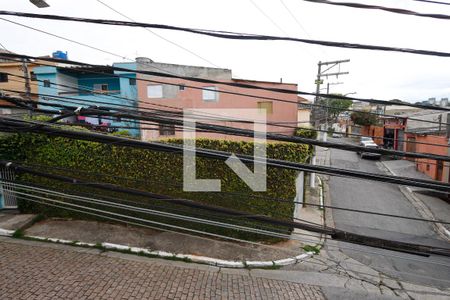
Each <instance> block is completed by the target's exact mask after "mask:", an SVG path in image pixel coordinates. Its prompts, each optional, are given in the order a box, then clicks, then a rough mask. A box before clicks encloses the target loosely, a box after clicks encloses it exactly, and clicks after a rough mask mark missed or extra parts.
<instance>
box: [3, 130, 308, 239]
mask: <svg viewBox="0 0 450 300" xmlns="http://www.w3.org/2000/svg"><path fill="white" fill-rule="evenodd" d="M164 142H166V143H176V144H180V143H182V140H180V139H169V140H166V141H164ZM196 144H197V147H198V148H206V149H215V150H221V151H227V152H234V153H240V154H249V155H252V154H253V143H251V142H242V141H241V142H237V141H226V140H212V139H199V140H197V141H196ZM309 154H310V149H309V147H308V146H307V145H300V144H293V143H268V145H267V155H268V157H270V158H276V159H284V160H290V161H294V162H305V161H306V159H307V157H308V155H309ZM0 159H11V160H14V161H23V162H24V163H25V164H28V165H35V166H36V168H37V169H40V170H44V171H46V172H49V173H54V174H60V175H66V176H71V177H76V178H78V179H85V180H90V181H97V182H108V183H112V184H117V185H120V186H124V187H130V188H134V189H140V190H144V191H149V192H153V193H159V194H164V195H170V196H172V197H179V198H186V199H192V200H195V201H198V202H202V203H207V204H213V205H218V206H222V207H227V208H233V209H237V210H241V211H245V212H248V213H249V214H264V215H268V216H271V217H274V218H279V219H285V220H290V219H291V217H292V215H293V211H294V204H293V203H292V202H288V203H286V202H285V203H283V202H275V201H267V200H264V199H262V198H261V196H270V197H276V198H281V199H292V200H293V199H294V197H295V178H296V176H297V172H296V171H292V170H283V169H276V168H272V167H268V170H267V171H268V177H267V188H268V189H267V192H259V193H254V192H252V191H251V190H250V189H249V188H248V187H247V185H246V184H245V183H244V182H243V181H242V180H241V179H240V178H239V177H238V176H237V175H236V174H235V173H234V172H233V171H232V170H231V169H230V168H229V167H228V166H227V165H226V164H225V163H224V162H223V161H219V160H212V159H206V158H197V177H198V178H211V179H221V181H222V192H221V193H200V192H183V190H182V176H183V167H182V166H183V159H182V156H181V155H177V154H171V153H166V152H156V151H150V150H145V149H136V148H130V147H121V146H117V145H111V144H100V143H95V142H88V141H79V140H71V139H66V138H60V137H47V136H44V135H37V134H29V133H22V134H12V135H8V136H6V137H3V138H1V139H0ZM55 167H56V168H63V169H70V170H73V172H70V171H67V170H63V169H55ZM93 173H95V174H93ZM20 180H22V181H26V182H29V183H34V184H39V185H45V186H49V187H50V188H52V189H57V190H61V191H69V192H80V191H83V192H87V193H89V194H95V195H98V197H100V196H101V195H102V196H107V197H115V198H120V199H123V200H124V201H133V202H137V203H140V204H142V205H141V206H145V207H151V208H153V207H158V209H160V210H167V211H171V210H179V211H181V212H184V214H191V215H196V214H207V215H208V217H210V218H211V219H216V220H222V221H224V222H228V221H229V222H234V223H236V224H240V225H251V226H252V227H261V228H263V227H264V226H266V225H263V224H262V223H260V222H254V221H245V220H242V218H229V217H228V216H224V215H220V214H211V212H202V211H200V210H198V209H195V210H194V209H189V208H185V207H181V206H177V205H173V204H170V203H167V202H162V201H155V200H151V199H147V198H143V197H138V196H130V195H124V194H120V193H115V192H105V191H103V190H98V189H94V188H90V187H86V186H82V187H80V186H76V185H71V184H66V183H61V182H57V181H54V180H49V179H44V178H39V177H37V176H32V175H25V174H24V175H21V176H20ZM96 197H97V196H96ZM20 206H21V207H20V208H21V210H22V211H26V212H39V213H45V214H47V215H57V216H66V217H69V216H72V217H79V215H76V214H74V213H72V212H68V211H62V210H58V209H51V208H49V207H44V206H42V205H38V204H33V203H32V202H29V201H21V205H20ZM93 207H95V206H93ZM135 215H139V216H140V217H145V218H149V217H148V216H145V215H143V214H135ZM151 219H152V220H159V221H165V222H168V223H171V224H178V225H179V224H182V225H183V226H187V227H190V228H194V229H201V230H207V231H210V232H214V233H221V234H227V235H230V236H234V237H239V238H250V239H253V240H259V239H267V238H266V237H264V236H257V235H252V234H247V233H244V232H239V231H234V230H227V229H219V228H217V227H210V226H204V225H198V224H193V223H189V224H188V223H186V222H180V221H174V220H172V219H170V220H169V219H165V218H158V217H151ZM270 228H273V229H277V230H281V231H282V232H290V230H291V228H282V227H279V226H278V227H275V228H274V227H273V226H270Z"/></svg>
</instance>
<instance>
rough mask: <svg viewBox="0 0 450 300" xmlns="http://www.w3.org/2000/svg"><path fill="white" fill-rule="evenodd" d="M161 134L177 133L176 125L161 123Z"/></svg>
mask: <svg viewBox="0 0 450 300" xmlns="http://www.w3.org/2000/svg"><path fill="white" fill-rule="evenodd" d="M159 135H163V136H168V135H175V125H173V124H159Z"/></svg>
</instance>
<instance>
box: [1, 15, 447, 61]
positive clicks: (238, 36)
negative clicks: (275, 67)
mask: <svg viewBox="0 0 450 300" xmlns="http://www.w3.org/2000/svg"><path fill="white" fill-rule="evenodd" d="M0 15H6V16H16V17H25V18H37V19H46V20H55V21H71V22H83V23H91V24H102V25H114V26H128V27H142V28H154V29H163V30H172V31H181V32H187V33H192V34H198V35H205V36H210V37H215V38H222V39H232V40H252V41H291V42H299V43H306V44H312V45H321V46H327V47H339V48H350V49H364V50H377V51H392V52H401V53H411V54H419V55H428V56H439V57H450V53H448V52H441V51H430V50H421V49H409V48H398V47H388V46H377V45H365V44H357V43H343V42H332V41H320V40H310V39H300V38H291V37H282V36H272V35H259V34H248V33H240V32H229V31H219V30H207V29H194V28H187V27H180V26H172V25H164V24H150V23H140V22H129V21H119V20H105V19H89V18H77V17H68V16H59V15H47V14H33V13H25V12H14V11H5V10H2V11H0Z"/></svg>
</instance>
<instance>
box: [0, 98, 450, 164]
mask: <svg viewBox="0 0 450 300" xmlns="http://www.w3.org/2000/svg"><path fill="white" fill-rule="evenodd" d="M0 99H3V100H6V101H9V102H12V103H20V102H21V101H22V102H24V101H23V100H21V99H15V98H11V97H7V96H0ZM46 105H48V106H52V105H51V104H46ZM25 107H26V106H25ZM67 108H68V109H71V110H72V111H75V110H78V108H76V107H71V108H70V107H67ZM34 110H35V111H39V110H38V109H34ZM44 111H45V112H50V113H56V111H55V112H53V111H51V110H44ZM77 113H78V114H79V115H84V116H90V115H100V116H114V117H119V118H128V119H138V120H145V121H152V122H156V123H164V124H170V125H178V126H183V127H184V126H185V124H184V120H179V119H173V118H165V117H160V116H155V115H148V114H147V115H134V114H130V113H129V112H111V111H110V110H109V109H108V108H106V110H105V108H103V109H94V108H89V109H82V110H79V111H78V112H77ZM15 121H18V120H15ZM196 127H197V128H200V129H203V130H210V131H211V132H216V133H227V134H231V135H237V136H244V137H253V136H254V135H255V134H257V133H258V132H255V131H253V130H249V129H242V128H235V127H229V126H222V125H212V124H208V123H201V122H197V123H196ZM26 128H27V126H25V127H23V129H26ZM30 130H32V129H30ZM259 134H263V133H259ZM264 135H265V136H266V137H267V138H268V139H271V140H278V141H284V142H293V143H300V144H310V145H316V146H322V147H332V148H337V149H341V150H347V151H353V152H370V153H378V154H391V155H398V156H403V157H414V158H429V159H435V160H442V161H450V157H449V156H445V155H436V154H429V153H417V152H404V151H397V150H387V149H379V148H367V147H363V146H357V145H352V144H342V143H333V142H324V141H319V140H316V139H310V138H303V137H297V136H288V135H284V134H277V133H264Z"/></svg>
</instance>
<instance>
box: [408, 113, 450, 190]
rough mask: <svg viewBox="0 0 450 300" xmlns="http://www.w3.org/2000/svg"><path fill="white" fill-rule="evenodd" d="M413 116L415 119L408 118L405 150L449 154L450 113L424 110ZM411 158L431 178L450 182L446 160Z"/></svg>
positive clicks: (418, 168) (419, 169)
mask: <svg viewBox="0 0 450 300" xmlns="http://www.w3.org/2000/svg"><path fill="white" fill-rule="evenodd" d="M411 117H414V120H408V125H407V127H406V130H405V140H406V143H405V145H404V150H405V151H408V152H418V153H428V154H436V155H445V156H448V155H449V154H450V153H449V147H448V146H449V133H450V128H448V125H447V124H448V123H447V122H449V121H450V119H449V118H450V114H449V113H446V112H442V111H423V112H420V113H416V114H413V115H411ZM419 120H425V121H433V122H435V123H427V122H421V121H419ZM417 142H419V143H417ZM420 143H424V144H420ZM410 160H413V161H415V163H416V169H417V170H418V171H420V172H422V173H424V174H426V175H428V176H429V177H430V178H431V179H434V180H438V181H443V182H446V183H448V182H450V178H449V175H450V174H449V173H450V172H449V166H448V164H446V163H445V162H443V161H437V160H433V159H423V158H416V159H410Z"/></svg>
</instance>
